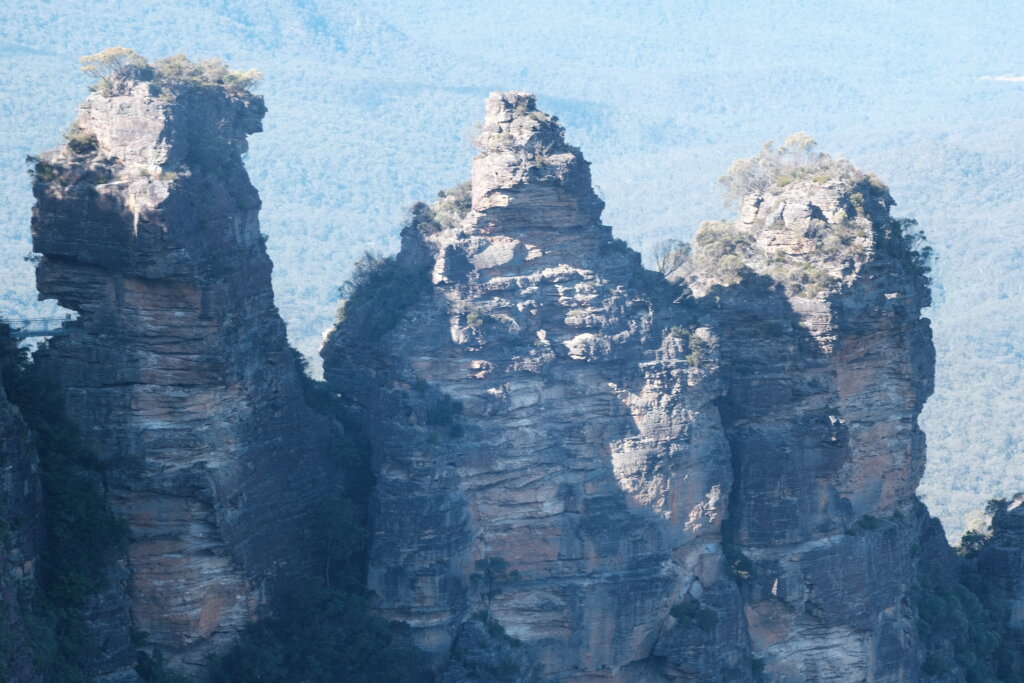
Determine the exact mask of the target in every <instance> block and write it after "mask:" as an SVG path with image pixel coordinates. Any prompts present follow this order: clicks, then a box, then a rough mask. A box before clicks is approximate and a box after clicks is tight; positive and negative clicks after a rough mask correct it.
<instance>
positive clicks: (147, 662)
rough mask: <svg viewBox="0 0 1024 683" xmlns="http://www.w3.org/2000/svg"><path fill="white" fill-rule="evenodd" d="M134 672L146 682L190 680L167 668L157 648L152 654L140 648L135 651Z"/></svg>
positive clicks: (175, 682)
mask: <svg viewBox="0 0 1024 683" xmlns="http://www.w3.org/2000/svg"><path fill="white" fill-rule="evenodd" d="M135 672H136V673H137V674H139V677H140V678H141V679H142V680H143V681H145V682H146V683H189V681H190V680H192V679H190V678H188V677H187V676H183V675H181V674H179V673H177V672H175V671H172V670H171V669H169V668H167V662H166V660H164V655H163V653H162V652H160V650H159V649H157V650H155V651H154V652H153V654H152V655H151V654H149V653H148V652H145V651H142V650H140V651H139V652H138V653H137V662H136V664H135Z"/></svg>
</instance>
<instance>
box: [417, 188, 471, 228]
mask: <svg viewBox="0 0 1024 683" xmlns="http://www.w3.org/2000/svg"><path fill="white" fill-rule="evenodd" d="M437 197H438V199H437V201H436V202H434V205H433V206H432V207H428V208H429V210H430V211H431V219H432V220H433V221H434V222H436V223H437V225H439V226H440V227H441V228H444V229H448V228H453V227H455V226H456V225H457V224H458V223H459V222H460V221H461V220H462V219H463V218H465V216H466V214H467V213H469V210H470V208H472V204H473V185H472V183H470V182H469V181H466V182H464V183H461V184H459V185H456V186H455V187H453V188H451V189H448V190H442V191H441V192H438V193H437Z"/></svg>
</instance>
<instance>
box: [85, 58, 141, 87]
mask: <svg viewBox="0 0 1024 683" xmlns="http://www.w3.org/2000/svg"><path fill="white" fill-rule="evenodd" d="M78 61H79V63H80V64H81V65H82V67H81V70H82V71H83V72H84V73H86V74H88V75H89V76H92V77H94V78H98V79H99V81H98V82H97V83H96V84H95V85H94V86H93V88H94V89H96V90H100V91H102V92H104V93H107V94H109V92H110V88H111V86H112V84H113V79H114V77H115V76H118V75H120V74H122V73H124V71H125V70H126V69H127V68H128V67H135V68H140V67H145V66H146V60H145V59H144V58H143V57H141V56H139V55H138V54H136V52H135V50H132V49H131V48H127V47H108V48H107V49H105V50H102V51H100V52H97V53H96V54H93V55H85V56H83V57H79V58H78Z"/></svg>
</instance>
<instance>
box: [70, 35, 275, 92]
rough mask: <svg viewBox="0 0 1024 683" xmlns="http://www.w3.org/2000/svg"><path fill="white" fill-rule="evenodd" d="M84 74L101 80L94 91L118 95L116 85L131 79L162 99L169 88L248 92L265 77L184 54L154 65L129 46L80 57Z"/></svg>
mask: <svg viewBox="0 0 1024 683" xmlns="http://www.w3.org/2000/svg"><path fill="white" fill-rule="evenodd" d="M79 62H81V64H82V71H83V72H85V73H86V74H88V75H90V76H93V77H94V78H98V79H99V80H98V81H97V82H96V83H95V84H93V89H94V90H98V91H99V92H101V93H103V94H105V95H111V94H113V93H114V89H115V86H116V82H117V80H118V79H123V78H126V77H128V76H134V77H135V78H138V79H139V80H144V81H149V82H150V94H152V95H154V96H159V95H161V94H163V93H164V90H165V88H166V87H171V88H174V87H219V88H224V89H225V90H228V91H231V92H246V91H248V90H250V89H252V88H253V87H254V86H255V85H257V84H258V83H259V82H260V81H261V80H262V79H263V75H262V74H261V73H260V72H259V71H257V70H255V69H250V70H249V71H238V70H234V69H229V68H228V67H227V65H226V64H225V63H224V61H223V60H221V59H204V60H201V61H198V62H193V61H191V60H189V58H188V57H186V56H185V55H182V54H178V55H174V56H171V57H164V58H162V59H158V60H156V61H155V62H154V63H153V64H150V63H149V62H148V61H147V60H146V59H145V57H142V56H141V55H139V54H137V53H136V52H135V51H134V50H131V49H130V48H126V47H111V48H107V49H106V50H103V51H102V52H98V53H96V54H94V55H85V56H84V57H81V58H79Z"/></svg>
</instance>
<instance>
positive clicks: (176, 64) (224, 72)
mask: <svg viewBox="0 0 1024 683" xmlns="http://www.w3.org/2000/svg"><path fill="white" fill-rule="evenodd" d="M153 73H154V79H153V80H154V82H155V83H157V84H158V85H184V86H192V87H221V88H225V89H226V90H230V91H237V92H244V91H248V90H250V89H252V88H253V87H254V86H256V85H257V84H259V82H260V81H261V80H263V74H261V73H260V72H259V71H257V70H256V69H250V70H248V71H238V70H235V69H229V68H228V67H227V65H226V64H225V63H224V61H223V60H222V59H219V58H214V59H204V60H201V61H198V62H193V61H190V60H189V58H188V57H186V56H185V55H182V54H177V55H174V56H172V57H164V58H162V59H158V60H156V61H155V62H153Z"/></svg>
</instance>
